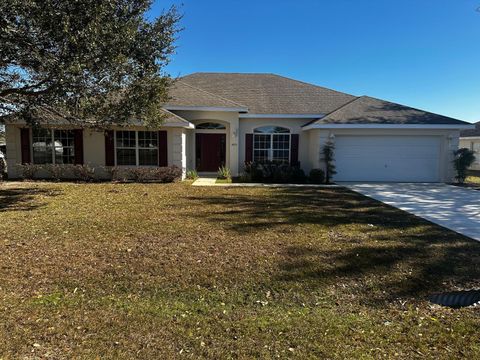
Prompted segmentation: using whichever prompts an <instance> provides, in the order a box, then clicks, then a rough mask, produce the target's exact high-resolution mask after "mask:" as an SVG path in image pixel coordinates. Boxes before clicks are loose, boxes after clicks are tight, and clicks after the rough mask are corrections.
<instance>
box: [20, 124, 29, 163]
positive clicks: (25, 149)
mask: <svg viewBox="0 0 480 360" xmlns="http://www.w3.org/2000/svg"><path fill="white" fill-rule="evenodd" d="M20 146H21V149H22V164H29V163H31V162H32V158H31V156H30V129H28V128H22V129H20Z"/></svg>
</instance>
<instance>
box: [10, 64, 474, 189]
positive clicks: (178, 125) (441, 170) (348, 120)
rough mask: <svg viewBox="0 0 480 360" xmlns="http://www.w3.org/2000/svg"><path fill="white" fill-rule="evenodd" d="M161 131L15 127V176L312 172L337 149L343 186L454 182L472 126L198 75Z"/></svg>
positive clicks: (299, 89)
mask: <svg viewBox="0 0 480 360" xmlns="http://www.w3.org/2000/svg"><path fill="white" fill-rule="evenodd" d="M170 95H171V100H170V101H169V102H168V103H167V104H165V106H164V112H165V114H166V116H167V119H166V121H165V123H164V125H163V126H162V127H161V128H160V129H155V131H153V130H152V129H147V128H144V127H142V126H140V124H134V123H132V125H131V126H130V127H127V128H126V127H112V128H110V129H109V130H107V131H98V130H95V129H92V128H88V126H85V127H84V128H74V127H71V126H68V125H56V126H52V125H51V126H45V127H44V128H40V129H38V128H36V129H31V128H28V127H26V126H25V124H21V123H18V122H16V123H15V122H13V123H8V124H7V126H6V138H7V153H8V165H9V172H10V176H11V177H12V178H14V177H17V176H19V174H18V170H16V169H15V166H13V165H15V164H18V163H30V162H33V163H39V164H44V163H57V164H58V163H60V164H65V163H76V164H82V163H88V164H90V165H91V166H94V167H103V166H115V165H116V166H165V165H176V166H179V167H180V168H182V169H183V171H184V172H185V171H186V170H187V169H197V170H198V171H199V172H206V173H211V172H216V171H217V169H218V167H219V166H221V165H225V166H227V167H229V168H230V170H231V173H232V175H233V176H237V175H239V174H240V173H241V171H242V167H243V164H244V163H245V162H250V161H258V162H261V161H266V160H269V161H278V162H285V163H290V164H294V165H298V166H300V167H301V168H302V169H304V170H305V172H306V173H308V172H309V171H310V170H311V169H313V168H322V167H323V166H324V164H323V163H322V156H321V150H322V147H323V145H324V144H325V143H327V142H329V141H330V142H333V143H334V144H335V146H336V149H335V161H336V167H337V172H338V173H337V175H336V176H335V180H336V181H392V182H448V181H451V180H452V178H453V176H454V170H453V167H452V154H453V151H454V150H455V149H457V148H458V145H459V134H460V130H462V129H469V128H471V125H470V124H468V123H466V122H463V121H460V120H456V119H452V118H448V117H445V116H442V115H437V114H433V113H429V112H426V111H422V110H418V109H414V108H411V107H407V106H403V105H399V104H395V103H391V102H388V101H384V100H380V99H375V98H372V97H368V96H359V97H358V96H353V95H349V94H345V93H341V92H338V91H334V90H330V89H327V88H324V87H320V86H316V85H312V84H308V83H305V82H301V81H297V80H293V79H289V78H286V77H283V76H279V75H274V74H239V73H194V74H191V75H187V76H185V77H182V78H180V79H179V80H178V81H177V82H176V83H175V85H174V86H173V87H172V89H171V93H170Z"/></svg>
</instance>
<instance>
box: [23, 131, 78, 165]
mask: <svg viewBox="0 0 480 360" xmlns="http://www.w3.org/2000/svg"><path fill="white" fill-rule="evenodd" d="M44 129H45V130H49V131H50V136H51V145H50V146H47V143H45V149H47V148H49V147H50V148H52V155H51V156H52V162H49V163H41V164H39V163H36V162H35V154H34V152H35V147H36V146H33V137H34V136H33V131H34V130H33V129H32V131H30V152H31V154H32V155H31V161H32V164H35V165H55V164H57V163H56V160H55V149H56V148H61V149H72V153H73V162H72V163H71V164H75V155H76V154H75V134H74V135H73V143H72V145H71V146H63V145H62V146H57V145H56V144H55V130H59V131H63V130H64V131H73V130H72V129H55V128H44ZM71 164H64V163H63V162H62V163H60V164H58V165H71Z"/></svg>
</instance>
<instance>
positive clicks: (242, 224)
mask: <svg viewBox="0 0 480 360" xmlns="http://www.w3.org/2000/svg"><path fill="white" fill-rule="evenodd" d="M269 191H270V192H269V193H266V194H262V195H261V196H260V197H257V196H251V195H244V194H237V193H232V194H228V191H227V194H223V195H222V196H201V197H194V196H191V197H188V198H187V199H188V200H190V201H193V202H195V203H200V204H202V205H205V206H212V205H213V206H217V208H215V207H212V209H213V210H212V211H211V212H209V213H207V214H205V215H203V216H205V217H206V219H207V220H208V221H210V222H212V223H218V222H228V225H227V227H229V228H230V229H231V230H235V231H238V232H240V233H245V232H249V231H252V232H254V231H256V230H262V229H266V228H269V229H272V228H275V227H278V226H281V225H295V224H320V225H326V226H337V225H345V224H348V225H351V224H371V225H377V226H382V227H386V228H390V227H391V228H396V227H399V226H403V227H405V226H407V227H408V226H411V225H412V226H418V224H419V222H420V221H422V220H420V219H418V218H415V217H414V216H412V215H409V214H407V213H404V212H401V211H399V210H398V209H395V208H393V207H390V206H386V205H384V204H382V203H380V202H378V201H375V200H372V199H370V198H367V197H365V196H362V195H359V194H356V193H354V192H352V191H349V190H347V189H341V188H335V189H333V188H332V189H316V188H302V189H295V188H282V189H270V190H269ZM196 216H200V215H199V214H196ZM425 223H427V222H425Z"/></svg>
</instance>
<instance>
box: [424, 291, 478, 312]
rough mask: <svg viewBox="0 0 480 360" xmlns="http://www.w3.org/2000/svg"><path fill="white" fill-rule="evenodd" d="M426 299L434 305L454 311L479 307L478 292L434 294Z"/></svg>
mask: <svg viewBox="0 0 480 360" xmlns="http://www.w3.org/2000/svg"><path fill="white" fill-rule="evenodd" d="M428 299H429V300H430V301H431V302H432V303H434V304H438V305H443V306H448V307H451V308H455V309H458V308H462V307H466V306H480V290H468V291H452V292H446V293H441V294H434V295H431V296H430V297H429V298H428Z"/></svg>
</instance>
